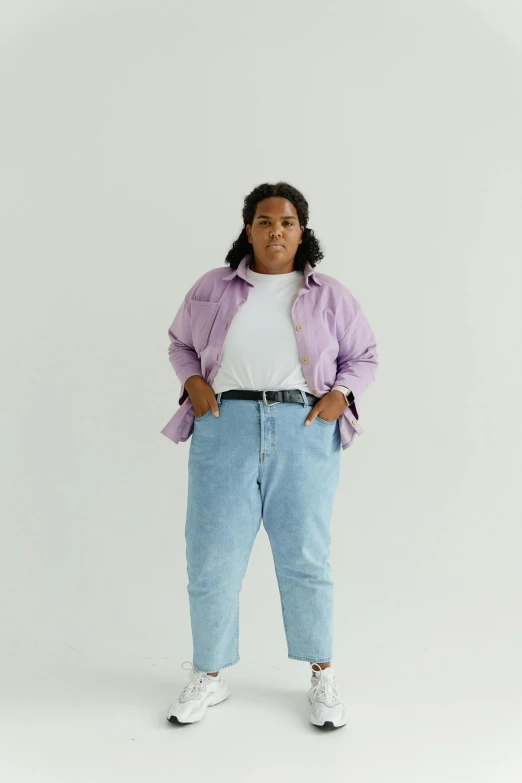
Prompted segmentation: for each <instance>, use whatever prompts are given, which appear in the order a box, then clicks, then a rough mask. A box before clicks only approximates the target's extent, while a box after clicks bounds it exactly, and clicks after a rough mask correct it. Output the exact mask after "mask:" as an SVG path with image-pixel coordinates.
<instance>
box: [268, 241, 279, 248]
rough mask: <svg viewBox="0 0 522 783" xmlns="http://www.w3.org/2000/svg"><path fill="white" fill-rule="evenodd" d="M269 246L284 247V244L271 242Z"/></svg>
mask: <svg viewBox="0 0 522 783" xmlns="http://www.w3.org/2000/svg"><path fill="white" fill-rule="evenodd" d="M267 247H283V245H282V244H281V243H280V242H270V244H268V245H267Z"/></svg>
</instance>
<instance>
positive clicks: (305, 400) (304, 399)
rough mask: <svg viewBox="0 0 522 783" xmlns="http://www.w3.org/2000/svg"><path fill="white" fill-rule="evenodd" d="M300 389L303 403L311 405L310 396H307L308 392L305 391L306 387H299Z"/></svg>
mask: <svg viewBox="0 0 522 783" xmlns="http://www.w3.org/2000/svg"><path fill="white" fill-rule="evenodd" d="M299 391H300V392H301V397H302V398H303V405H305V406H307V405H309V404H310V403H309V402H308V398H307V396H306V392H305V391H304V389H299Z"/></svg>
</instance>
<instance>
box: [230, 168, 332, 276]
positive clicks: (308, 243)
mask: <svg viewBox="0 0 522 783" xmlns="http://www.w3.org/2000/svg"><path fill="white" fill-rule="evenodd" d="M273 196H279V197H280V198H286V199H288V201H291V202H292V204H293V205H294V207H295V208H296V211H297V215H298V217H299V225H301V226H304V227H305V228H304V231H303V237H302V239H303V241H302V242H301V244H300V245H299V246H298V248H297V252H296V254H295V258H294V270H295V271H299V272H301V271H303V270H304V267H305V264H306V262H307V261H308V262H309V263H310V265H311V266H316V264H317V263H318V262H319V261H320V260H321V258H323V256H324V253H323V251H322V250H321V246H320V244H319V240H318V239H317V237H316V236H315V235H314V231H313V229H312V228H308V227H307V225H306V224H307V223H308V201H307V200H306V199H305V197H304V196H303V194H302V193H301V192H300V191H299V190H297V188H294V187H292V185H289V184H288V182H276V183H275V184H272V183H269V182H265V183H263V184H262V185H258V186H257V187H256V188H254V190H252V191H251V192H250V193H249V194H248V196H245V200H244V205H243V230H242V231H241V233H240V235H239V236H238V238H237V239H236V240H235V241H234V242H233V244H232V247H231V248H230V250H229V251H228V253H227V255H226V258H225V263H226V264H230V266H231V268H232V269H237V268H238V266H239V263H240V261H241V259H242V258H244V256H246V254H247V253H252V252H253V248H252V245H251V244H250V242H249V241H248V237H247V233H246V228H245V226H247V225H248V224H250V225H252V223H253V221H254V215H255V213H256V207H257V204H258V202H259V201H263V199H265V198H272V197H273Z"/></svg>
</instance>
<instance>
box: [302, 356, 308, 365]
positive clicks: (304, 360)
mask: <svg viewBox="0 0 522 783" xmlns="http://www.w3.org/2000/svg"><path fill="white" fill-rule="evenodd" d="M301 361H302V362H305V364H306V362H307V361H308V359H307V358H306V356H304V357H303V358H302V359H301Z"/></svg>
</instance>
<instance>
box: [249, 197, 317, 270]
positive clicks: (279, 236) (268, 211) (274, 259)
mask: <svg viewBox="0 0 522 783" xmlns="http://www.w3.org/2000/svg"><path fill="white" fill-rule="evenodd" d="M245 229H246V232H247V236H248V240H249V242H251V244H252V246H253V253H254V260H255V262H256V263H257V265H258V266H259V267H260V268H263V269H267V270H269V271H272V270H273V271H279V272H284V271H291V270H292V268H293V264H294V258H295V254H296V253H297V248H298V246H299V245H300V244H301V242H302V241H303V239H302V235H303V231H304V226H300V225H299V219H298V217H297V211H296V208H295V207H294V205H293V204H292V202H291V201H288V200H287V199H286V198H281V197H280V196H273V197H271V198H265V199H263V201H259V202H258V204H257V207H256V212H255V215H254V219H253V221H252V224H250V223H249V224H248V225H247V226H245Z"/></svg>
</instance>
